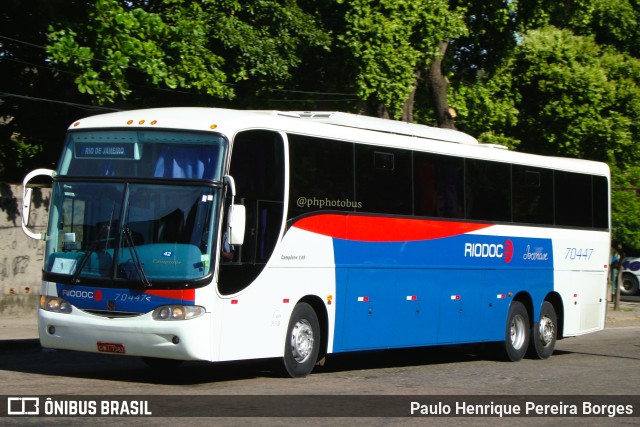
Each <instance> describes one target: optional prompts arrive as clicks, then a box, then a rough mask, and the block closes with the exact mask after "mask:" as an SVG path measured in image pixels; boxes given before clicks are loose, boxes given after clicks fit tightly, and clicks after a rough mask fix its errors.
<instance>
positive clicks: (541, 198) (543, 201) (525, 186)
mask: <svg viewBox="0 0 640 427" xmlns="http://www.w3.org/2000/svg"><path fill="white" fill-rule="evenodd" d="M513 220H514V221H515V222H521V223H529V224H547V225H552V224H553V172H552V171H551V170H549V169H540V168H533V167H529V166H519V165H514V166H513Z"/></svg>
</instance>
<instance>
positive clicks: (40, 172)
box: [21, 169, 56, 240]
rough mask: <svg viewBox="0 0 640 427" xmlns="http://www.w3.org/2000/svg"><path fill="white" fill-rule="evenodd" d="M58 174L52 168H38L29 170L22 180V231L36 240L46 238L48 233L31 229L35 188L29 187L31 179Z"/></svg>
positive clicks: (51, 176)
mask: <svg viewBox="0 0 640 427" xmlns="http://www.w3.org/2000/svg"><path fill="white" fill-rule="evenodd" d="M55 174H56V171H54V170H51V169H36V170H34V171H32V172H29V173H28V174H27V176H25V177H24V180H23V181H22V221H21V223H22V231H24V234H26V235H27V236H29V237H31V238H32V239H36V240H45V239H46V233H34V232H33V231H31V230H29V216H30V215H31V195H32V193H33V189H32V188H31V187H29V181H31V180H32V179H33V178H35V177H36V176H48V177H49V178H53V177H54V176H55Z"/></svg>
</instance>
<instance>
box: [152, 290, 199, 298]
mask: <svg viewBox="0 0 640 427" xmlns="http://www.w3.org/2000/svg"><path fill="white" fill-rule="evenodd" d="M144 293H145V294H149V295H154V296H157V297H161V298H171V299H176V300H182V301H195V299H196V290H195V289H185V290H146V291H144Z"/></svg>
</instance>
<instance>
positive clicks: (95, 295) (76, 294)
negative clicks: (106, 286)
mask: <svg viewBox="0 0 640 427" xmlns="http://www.w3.org/2000/svg"><path fill="white" fill-rule="evenodd" d="M62 296H63V297H65V298H78V299H93V300H96V301H100V300H101V299H102V292H101V291H98V290H96V291H81V290H76V289H64V290H63V291H62Z"/></svg>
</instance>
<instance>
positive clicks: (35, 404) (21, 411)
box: [7, 397, 40, 415]
mask: <svg viewBox="0 0 640 427" xmlns="http://www.w3.org/2000/svg"><path fill="white" fill-rule="evenodd" d="M7 415H40V398H39V397H9V398H7Z"/></svg>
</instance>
